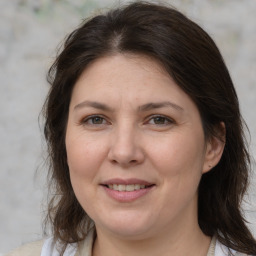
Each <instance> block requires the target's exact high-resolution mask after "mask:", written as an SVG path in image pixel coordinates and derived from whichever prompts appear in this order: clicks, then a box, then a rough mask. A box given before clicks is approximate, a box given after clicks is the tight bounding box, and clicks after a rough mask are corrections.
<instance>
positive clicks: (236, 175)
mask: <svg viewBox="0 0 256 256" xmlns="http://www.w3.org/2000/svg"><path fill="white" fill-rule="evenodd" d="M116 53H120V54H122V53H133V54H142V55H146V56H149V57H151V58H153V59H155V60H156V61H158V62H160V63H161V64H162V65H163V67H164V68H165V69H166V71H167V72H168V73H169V75H170V76H171V77H172V78H173V79H174V81H175V82H176V83H177V85H178V86H179V87H180V88H181V89H182V90H183V91H184V92H186V93H187V94H188V95H189V96H190V97H191V99H192V100H193V101H194V102H195V104H196V105H197V107H198V109H199V112H200V115H201V119H202V124H203V128H204V132H205V135H206V138H209V137H211V136H218V134H217V133H216V127H218V126H219V125H220V123H221V122H223V123H224V124H225V127H226V141H225V143H226V145H225V149H224V152H223V155H222V158H221V160H220V162H219V163H218V165H217V166H215V167H214V168H213V169H212V170H211V171H210V172H208V173H205V174H204V175H203V176H202V179H201V181H200V184H199V192H198V194H199V200H198V222H199V225H200V228H201V229H202V231H203V232H204V233H205V234H206V235H208V236H213V235H216V236H217V238H218V239H219V241H220V242H221V243H223V244H224V245H226V246H228V247H229V248H233V249H235V250H237V251H239V252H243V253H247V254H256V242H255V240H254V238H253V236H252V234H251V233H250V231H249V229H248V228H247V226H246V222H245V220H244V218H243V214H242V212H241V207H240V205H241V201H242V198H243V195H244V193H245V191H246V189H247V185H248V175H249V171H250V158H249V154H248V150H247V147H246V140H245V136H244V125H243V120H242V118H241V115H240V110H239V103H238V98H237V95H236V92H235V89H234V86H233V83H232V80H231V77H230V75H229V72H228V70H227V67H226V65H225V63H224V61H223V58H222V56H221V54H220V52H219V50H218V48H217V46H216V45H215V43H214V42H213V40H212V39H211V38H210V36H209V35H208V34H207V33H206V32H205V31H204V30H203V29H202V28H201V27H200V26H198V25H197V24H196V23H194V22H193V21H191V20H190V19H188V18H187V17H186V16H184V15H183V14H182V13H180V12H179V11H177V10H176V9H174V8H171V7H167V6H163V5H158V4H152V3H148V2H135V3H131V4H129V5H127V6H124V7H121V8H117V9H114V10H111V11H108V12H107V13H105V14H100V15H97V16H95V17H93V18H90V19H88V20H86V21H84V22H83V24H81V26H80V27H79V28H77V29H76V30H75V31H73V32H72V33H71V34H70V35H69V36H68V37H67V39H66V40H65V43H64V45H63V48H62V50H61V52H60V53H59V55H58V56H57V58H56V60H55V62H54V63H53V65H52V67H51V68H50V70H49V73H48V82H49V83H50V85H51V88H50V92H49V94H48V97H47V99H46V102H45V105H44V109H43V110H44V116H45V127H44V134H45V138H46V141H47V144H48V152H49V160H50V168H49V179H50V180H51V183H50V186H51V188H52V190H51V191H53V194H52V195H51V196H52V198H51V200H50V202H49V204H48V215H47V218H46V219H47V220H48V222H50V224H51V227H52V230H53V235H54V237H55V240H59V241H61V242H62V243H63V244H64V245H67V244H68V243H74V242H78V241H81V240H83V239H84V238H85V237H86V235H87V233H88V229H89V228H90V227H91V226H92V225H93V222H92V220H91V219H90V218H89V216H88V215H87V214H86V212H85V211H84V210H83V208H82V207H81V206H80V204H79V203H78V201H77V199H76V196H75V194H74V191H73V188H72V186H71V182H70V176H69V168H68V165H67V155H66V147H65V133H66V125H67V118H68V111H69V104H70V99H71V94H72V89H73V87H74V84H75V83H76V81H77V79H78V78H79V76H80V75H81V73H82V72H83V71H84V70H85V69H86V67H87V66H88V65H89V64H90V63H92V62H93V61H94V60H96V59H98V58H100V57H103V56H106V55H112V54H116Z"/></svg>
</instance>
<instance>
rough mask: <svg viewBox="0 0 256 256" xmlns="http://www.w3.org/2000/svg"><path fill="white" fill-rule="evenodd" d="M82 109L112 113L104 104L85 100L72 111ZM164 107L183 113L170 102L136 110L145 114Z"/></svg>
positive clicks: (181, 109)
mask: <svg viewBox="0 0 256 256" xmlns="http://www.w3.org/2000/svg"><path fill="white" fill-rule="evenodd" d="M84 107H92V108H96V109H100V110H103V111H109V112H111V111H112V112H113V111H114V110H113V109H112V108H110V107H109V106H108V105H106V104H104V103H100V102H97V101H89V100H86V101H83V102H81V103H79V104H77V105H76V106H75V107H74V110H76V109H79V108H84ZM164 107H171V108H174V109H176V110H178V111H184V109H183V108H182V107H180V106H179V105H177V104H175V103H172V102H170V101H163V102H155V103H153V102H151V103H147V104H144V105H141V106H139V107H138V110H139V112H146V111H150V110H153V109H158V108H164Z"/></svg>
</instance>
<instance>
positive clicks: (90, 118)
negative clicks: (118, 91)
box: [81, 115, 108, 125]
mask: <svg viewBox="0 0 256 256" xmlns="http://www.w3.org/2000/svg"><path fill="white" fill-rule="evenodd" d="M96 118H100V119H101V120H103V121H105V122H106V123H108V122H107V120H106V118H105V117H104V116H101V115H92V116H88V117H86V118H85V119H82V121H81V123H82V124H83V125H86V124H88V125H104V124H105V123H104V124H102V123H101V124H94V123H89V121H92V120H93V119H96Z"/></svg>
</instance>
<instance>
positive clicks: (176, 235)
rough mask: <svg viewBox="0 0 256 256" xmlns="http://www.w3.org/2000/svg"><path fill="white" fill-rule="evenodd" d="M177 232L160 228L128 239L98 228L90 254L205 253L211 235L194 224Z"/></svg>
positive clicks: (162, 255)
mask: <svg viewBox="0 0 256 256" xmlns="http://www.w3.org/2000/svg"><path fill="white" fill-rule="evenodd" d="M183 228H184V229H183V230H181V231H180V232H170V230H167V231H166V230H163V231H162V232H161V233H160V234H158V235H157V236H152V237H150V238H146V239H127V238H125V239H124V238H120V237H118V236H113V235H110V234H106V233H105V232H102V231H101V230H100V231H98V232H97V238H96V240H95V244H94V248H93V256H112V255H115V256H130V255H133V256H143V255H147V256H155V255H160V256H172V255H173V256H174V255H175V256H184V255H190V256H206V255H207V251H208V249H209V245H210V241H211V239H210V237H207V236H206V235H204V234H203V233H202V231H201V229H200V228H199V226H198V225H196V226H190V227H189V226H185V227H183Z"/></svg>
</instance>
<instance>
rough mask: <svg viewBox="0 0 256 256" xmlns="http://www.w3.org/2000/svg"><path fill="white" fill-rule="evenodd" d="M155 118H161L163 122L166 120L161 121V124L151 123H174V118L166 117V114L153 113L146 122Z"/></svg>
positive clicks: (164, 124)
mask: <svg viewBox="0 0 256 256" xmlns="http://www.w3.org/2000/svg"><path fill="white" fill-rule="evenodd" d="M156 118H161V119H162V120H164V122H166V121H167V123H163V124H153V125H159V126H166V125H170V124H174V123H175V122H174V120H173V119H171V118H169V117H166V116H163V115H153V116H150V117H149V119H148V121H147V123H149V121H150V120H154V119H156Z"/></svg>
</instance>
